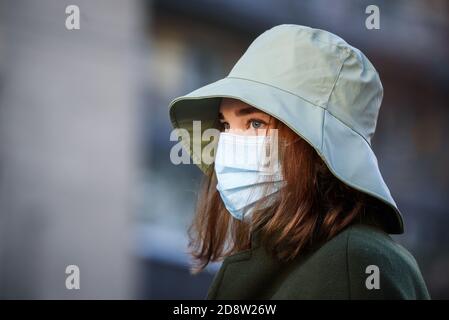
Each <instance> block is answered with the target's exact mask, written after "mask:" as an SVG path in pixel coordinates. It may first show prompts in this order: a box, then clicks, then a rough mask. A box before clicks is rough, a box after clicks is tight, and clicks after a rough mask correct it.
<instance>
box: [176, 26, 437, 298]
mask: <svg viewBox="0 0 449 320" xmlns="http://www.w3.org/2000/svg"><path fill="white" fill-rule="evenodd" d="M382 96H383V88H382V85H381V82H380V79H379V76H378V74H377V72H376V70H375V69H374V67H373V66H372V64H371V63H370V62H369V60H368V59H367V58H366V56H365V55H363V53H361V52H360V51H359V50H358V49H356V48H354V47H352V46H350V45H349V44H347V43H346V42H345V41H344V40H343V39H341V38H339V37H338V36H336V35H334V34H331V33H329V32H326V31H323V30H318V29H313V28H308V27H304V26H299V25H280V26H276V27H273V28H271V29H270V30H267V31H266V32H264V33H262V34H261V35H260V36H259V37H257V38H256V39H255V40H254V42H253V43H252V44H251V45H250V47H249V48H248V49H247V51H246V52H245V53H244V55H243V56H242V57H241V58H240V59H239V61H238V62H237V63H236V65H235V66H234V68H233V69H232V70H231V72H230V73H229V75H228V76H227V77H225V78H223V79H221V80H219V81H216V82H214V83H212V84H209V85H206V86H204V87H202V88H199V89H197V90H195V91H193V92H191V93H189V94H187V95H185V96H182V97H179V98H177V99H175V100H173V101H172V102H171V104H170V117H171V120H172V123H173V126H174V127H175V128H181V129H186V130H187V131H188V132H193V131H194V127H195V125H194V121H201V131H202V132H203V133H204V132H205V131H206V130H207V129H213V128H215V129H218V130H220V135H219V139H218V144H217V145H216V153H215V157H216V158H215V161H214V163H213V164H208V163H205V162H204V161H203V156H204V154H203V151H202V148H197V147H195V146H193V142H192V140H190V139H189V140H187V141H183V143H185V147H186V149H187V150H188V151H189V152H190V154H191V155H192V158H193V159H194V161H195V163H197V164H198V166H199V167H200V168H201V169H202V170H203V172H204V173H205V180H204V183H203V185H202V190H201V192H200V195H199V199H198V206H197V212H196V216H195V219H194V221H193V224H192V226H191V228H190V237H191V243H190V244H191V249H192V254H193V257H194V258H195V260H196V262H197V264H196V268H195V271H201V270H202V269H204V267H205V266H207V264H208V263H209V262H211V261H219V260H223V263H222V266H221V268H220V270H219V272H218V273H217V274H216V276H215V278H214V281H213V283H212V285H211V287H210V289H209V292H208V295H207V298H208V299H428V298H430V297H429V294H428V292H427V288H426V285H425V282H424V280H423V278H422V276H421V273H420V270H419V267H418V265H417V263H416V261H415V259H414V258H413V256H412V255H411V254H410V253H409V252H408V251H407V250H406V249H405V248H404V247H402V246H400V245H399V244H397V243H396V242H395V241H394V240H393V239H392V238H391V237H390V236H389V233H390V234H400V233H403V222H402V216H401V213H400V211H399V209H398V208H397V205H396V203H395V201H394V200H393V198H392V196H391V194H390V191H389V189H388V187H387V186H386V184H385V182H384V180H383V178H382V176H381V173H380V170H379V168H378V165H377V159H376V156H375V155H374V153H373V151H372V149H371V138H372V136H373V134H374V131H375V128H376V122H377V116H378V111H379V108H380V104H381V100H382ZM272 133H276V134H275V135H273V134H272ZM205 143H208V142H207V141H203V144H205ZM243 150H244V151H245V152H243ZM261 150H262V151H261ZM267 151H268V152H267ZM267 154H269V155H270V158H269V161H266V156H267ZM273 155H275V156H276V157H273ZM237 160H238V161H237Z"/></svg>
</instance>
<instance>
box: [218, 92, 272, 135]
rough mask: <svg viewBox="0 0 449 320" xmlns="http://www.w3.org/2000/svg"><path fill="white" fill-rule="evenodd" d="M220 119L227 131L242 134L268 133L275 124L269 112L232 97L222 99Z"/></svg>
mask: <svg viewBox="0 0 449 320" xmlns="http://www.w3.org/2000/svg"><path fill="white" fill-rule="evenodd" d="M219 120H220V122H221V123H222V128H223V130H224V131H225V132H230V133H234V134H240V135H252V136H256V135H266V134H267V129H273V128H274V125H275V121H273V120H272V119H271V116H270V115H269V114H267V113H265V112H263V111H260V110H259V109H257V108H255V107H253V106H251V105H249V104H246V103H244V102H242V101H240V100H237V99H231V98H223V99H222V101H221V104H220V113H219ZM270 120H271V121H270Z"/></svg>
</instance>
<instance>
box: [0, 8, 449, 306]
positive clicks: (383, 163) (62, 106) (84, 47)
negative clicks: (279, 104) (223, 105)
mask: <svg viewBox="0 0 449 320" xmlns="http://www.w3.org/2000/svg"><path fill="white" fill-rule="evenodd" d="M371 4H374V5H377V6H378V7H379V9H380V29H379V30H368V29H367V28H366V27H365V20H366V19H367V17H368V14H366V13H365V9H366V7H367V6H368V5H371ZM68 5H77V6H78V7H79V9H80V29H79V30H67V29H66V26H65V21H66V19H67V17H68V14H66V13H65V9H66V7H67V6H68ZM283 23H295V24H303V25H308V26H311V27H315V28H321V29H325V30H328V31H331V32H333V33H336V34H337V35H339V36H341V37H343V38H344V39H345V40H346V41H347V42H349V43H350V44H352V45H354V46H355V47H358V48H360V49H361V50H362V51H363V52H364V53H365V54H366V55H367V56H368V57H369V59H370V60H371V61H372V62H373V64H374V65H375V66H376V68H377V70H378V71H379V73H380V76H381V80H382V82H383V85H384V90H385V95H384V101H383V105H382V108H381V112H380V115H379V120H378V126H377V131H376V135H375V136H374V138H373V148H374V150H375V152H376V154H377V155H378V158H379V165H380V168H381V171H382V173H383V176H384V178H385V180H386V183H387V184H388V185H389V187H390V190H391V193H392V195H393V197H394V198H395V199H396V202H397V204H398V206H399V208H400V209H401V211H402V212H403V214H404V219H405V228H406V232H405V234H403V235H400V236H395V239H396V240H397V241H399V242H400V243H401V244H403V245H404V246H405V247H407V248H408V249H409V250H410V251H411V252H412V253H413V254H414V255H415V257H416V259H417V261H418V263H419V265H420V267H421V269H422V272H423V275H424V278H425V280H426V282H427V285H428V288H429V291H430V294H431V296H432V298H440V299H449V232H447V230H446V229H447V228H448V227H449V168H448V164H449V143H448V142H447V139H445V137H447V136H448V135H449V121H448V120H449V109H448V107H449V106H448V101H449V63H448V57H449V43H448V39H449V34H448V33H449V32H448V31H449V28H448V27H449V2H448V1H446V0H427V1H424V0H419V1H418V0H407V1H405V0H397V1H385V0H384V1H381V0H376V1H343V0H318V1H317V0H315V1H299V0H277V1H275V0H258V1H255V0H238V1H237V0H213V1H212V0H190V1H181V0H163V1H162V0H160V1H156V0H153V1H150V0H147V1H136V0H134V1H120V0H84V1H81V0H70V1H66V0H37V1H32V0H28V1H25V0H0V298H2V299H12V298H19V299H22V298H27V299H48V298H60V299H81V298H83V299H90V298H94V299H109V298H112V299H118V298H124V299H130V298H137V299H170V298H173V299H195V298H199V299H202V298H204V297H205V295H206V292H207V289H208V286H209V284H210V283H211V281H212V277H213V276H214V274H215V272H216V271H217V270H218V268H219V264H214V265H211V266H210V267H209V268H208V269H207V270H206V271H205V272H203V273H201V274H199V275H196V276H192V275H190V274H189V271H188V266H189V264H190V258H189V256H188V254H187V253H186V252H187V237H186V230H187V227H188V226H189V223H190V221H191V219H192V216H193V210H194V206H195V198H196V195H197V190H198V186H199V183H200V179H201V172H200V170H199V169H197V168H196V167H195V166H194V165H180V166H175V165H173V164H172V163H171V162H170V158H169V153H170V149H171V147H172V146H173V145H174V144H175V142H171V141H170V139H169V135H170V132H171V125H170V122H169V118H168V110H167V106H168V103H169V102H170V101H171V100H172V99H174V98H175V97H177V96H180V95H183V94H185V93H187V92H189V91H191V90H194V89H196V88H198V87H200V86H202V85H205V84H207V83H210V82H212V81H215V80H218V79H220V78H223V77H224V76H226V75H227V73H228V72H229V71H230V70H231V68H232V66H233V65H234V63H235V62H236V61H237V60H238V58H239V57H240V56H241V55H242V54H243V52H244V51H245V50H246V48H247V47H248V46H249V44H250V43H251V41H252V40H254V38H255V37H257V36H258V35H259V34H260V33H262V32H263V31H265V30H266V29H269V28H271V27H272V26H275V25H277V24H283ZM72 264H74V265H77V266H78V267H79V270H80V289H79V290H68V289H67V288H66V286H65V280H66V277H67V274H66V273H65V270H66V266H68V265H72Z"/></svg>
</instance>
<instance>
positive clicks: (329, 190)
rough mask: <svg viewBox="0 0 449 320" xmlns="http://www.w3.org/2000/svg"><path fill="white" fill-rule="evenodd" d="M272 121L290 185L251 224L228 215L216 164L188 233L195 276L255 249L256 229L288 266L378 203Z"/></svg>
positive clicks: (254, 215) (267, 244) (280, 125)
mask: <svg viewBox="0 0 449 320" xmlns="http://www.w3.org/2000/svg"><path fill="white" fill-rule="evenodd" d="M272 120H273V121H274V127H275V128H276V129H278V136H279V141H280V143H279V154H280V157H279V160H280V163H281V168H282V174H283V178H284V180H285V181H286V185H285V186H284V187H283V188H282V189H281V191H280V192H278V195H277V197H276V200H275V201H274V202H271V205H270V206H265V205H261V204H260V203H258V204H257V206H256V210H255V211H254V214H253V215H252V221H251V223H248V222H245V221H241V220H237V219H235V218H233V217H232V216H231V215H230V214H229V213H228V212H227V210H226V208H225V207H224V204H223V201H222V199H221V197H220V194H219V193H218V191H217V190H216V185H217V177H216V175H215V172H214V168H213V166H211V167H210V168H209V171H208V172H207V174H206V175H205V177H204V179H203V181H202V184H201V187H200V192H199V196H198V201H197V208H196V214H195V217H194V220H193V222H192V224H191V226H190V227H189V230H188V234H189V248H190V253H191V254H192V256H193V258H194V261H195V263H194V265H193V267H192V268H191V272H192V273H198V272H200V271H201V270H202V269H204V268H205V267H206V266H207V265H208V264H209V262H213V261H219V260H221V259H223V258H224V257H226V256H228V255H231V254H234V253H237V252H239V251H242V250H246V249H249V248H250V247H251V239H250V233H251V230H253V229H255V228H257V229H260V231H261V241H262V243H263V245H264V246H265V247H266V248H267V250H268V251H269V252H270V253H271V254H272V255H273V256H274V257H276V258H277V259H279V260H280V261H284V262H288V261H290V260H292V259H294V258H295V257H297V256H299V255H300V254H301V253H302V252H303V251H304V250H306V249H307V248H309V247H310V246H312V245H315V244H317V243H323V242H326V241H328V240H329V239H331V238H332V237H334V236H335V235H336V234H338V233H339V232H340V231H342V230H343V229H344V228H345V227H347V226H348V225H350V224H351V223H353V222H354V221H356V220H357V218H358V217H360V216H362V215H363V214H364V212H365V209H366V208H367V207H369V206H370V205H372V204H374V203H375V202H376V200H375V199H374V198H372V197H370V196H369V195H367V194H365V193H362V192H360V191H358V190H356V189H353V188H351V187H349V186H348V185H346V184H345V183H343V182H341V181H340V180H339V179H337V178H336V177H335V176H334V175H333V174H332V173H331V172H330V171H329V169H328V168H327V166H326V164H325V163H324V162H323V160H322V159H321V158H320V156H319V155H318V153H317V152H316V151H315V149H314V148H313V147H312V146H310V145H309V144H308V143H307V142H306V141H305V140H304V139H302V138H301V137H300V136H298V135H297V134H296V133H295V132H293V131H292V130H291V129H290V128H289V127H288V126H286V125H285V124H284V123H282V122H280V121H278V120H277V119H275V118H272ZM374 205H375V204H374ZM261 207H263V209H257V208H261Z"/></svg>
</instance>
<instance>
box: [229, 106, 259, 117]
mask: <svg viewBox="0 0 449 320" xmlns="http://www.w3.org/2000/svg"><path fill="white" fill-rule="evenodd" d="M252 113H264V112H263V111H260V110H259V109H257V108H255V107H246V108H242V109H239V110H236V111H235V115H236V116H245V115H248V114H252Z"/></svg>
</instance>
